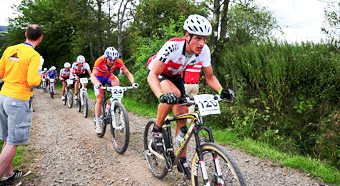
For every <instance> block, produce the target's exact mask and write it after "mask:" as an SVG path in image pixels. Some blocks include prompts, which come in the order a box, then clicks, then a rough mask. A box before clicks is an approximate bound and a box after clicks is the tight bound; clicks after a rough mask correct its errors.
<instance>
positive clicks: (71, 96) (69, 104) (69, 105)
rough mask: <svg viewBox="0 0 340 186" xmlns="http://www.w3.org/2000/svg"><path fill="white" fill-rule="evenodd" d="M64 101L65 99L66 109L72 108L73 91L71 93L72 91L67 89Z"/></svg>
mask: <svg viewBox="0 0 340 186" xmlns="http://www.w3.org/2000/svg"><path fill="white" fill-rule="evenodd" d="M66 99H67V106H68V108H72V106H73V91H72V89H69V90H68V91H67V97H66Z"/></svg>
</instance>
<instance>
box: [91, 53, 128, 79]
mask: <svg viewBox="0 0 340 186" xmlns="http://www.w3.org/2000/svg"><path fill="white" fill-rule="evenodd" d="M116 68H120V70H122V71H124V70H125V69H126V67H125V65H124V63H123V61H122V60H121V59H120V58H117V59H116V61H115V64H114V65H113V66H112V67H111V68H109V67H108V66H107V64H106V58H105V57H104V56H101V57H99V58H98V59H97V60H96V62H95V63H94V68H93V70H96V71H98V76H100V77H107V76H109V75H110V74H111V73H112V72H113V71H114V70H115V69H116Z"/></svg>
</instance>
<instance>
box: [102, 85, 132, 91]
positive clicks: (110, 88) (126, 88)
mask: <svg viewBox="0 0 340 186" xmlns="http://www.w3.org/2000/svg"><path fill="white" fill-rule="evenodd" d="M116 88H123V90H124V91H125V90H130V89H134V88H133V87H132V86H127V87H121V86H112V87H100V89H103V90H108V91H111V90H113V89H116Z"/></svg>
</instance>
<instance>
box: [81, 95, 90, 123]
mask: <svg viewBox="0 0 340 186" xmlns="http://www.w3.org/2000/svg"><path fill="white" fill-rule="evenodd" d="M82 99H83V102H84V104H83V114H84V117H85V118H87V116H88V113H89V104H88V101H89V100H88V98H87V93H86V92H84V94H83V98H82Z"/></svg>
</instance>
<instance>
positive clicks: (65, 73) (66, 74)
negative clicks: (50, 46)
mask: <svg viewBox="0 0 340 186" xmlns="http://www.w3.org/2000/svg"><path fill="white" fill-rule="evenodd" d="M70 73H71V70H70V69H69V70H68V71H66V68H63V69H61V70H60V76H61V77H62V78H63V79H64V80H65V79H68V78H70Z"/></svg>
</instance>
